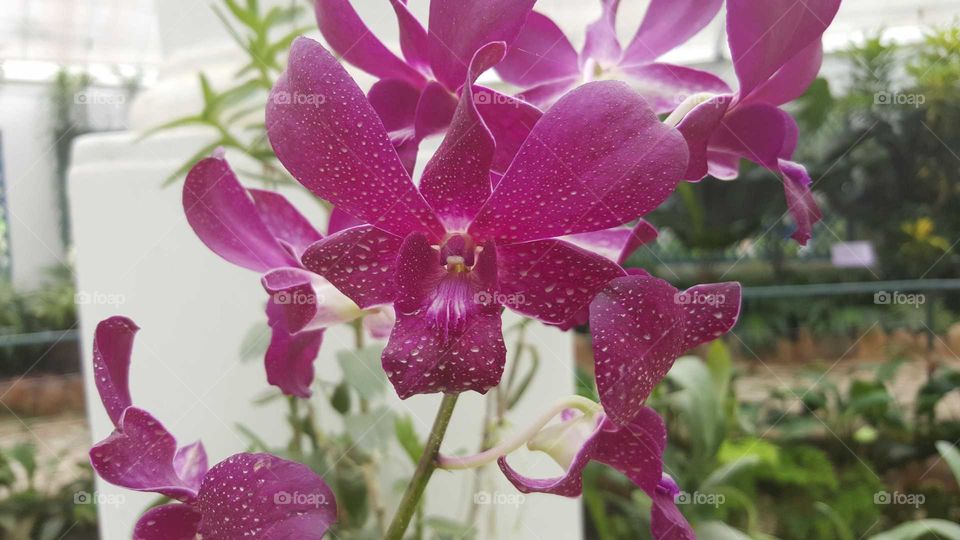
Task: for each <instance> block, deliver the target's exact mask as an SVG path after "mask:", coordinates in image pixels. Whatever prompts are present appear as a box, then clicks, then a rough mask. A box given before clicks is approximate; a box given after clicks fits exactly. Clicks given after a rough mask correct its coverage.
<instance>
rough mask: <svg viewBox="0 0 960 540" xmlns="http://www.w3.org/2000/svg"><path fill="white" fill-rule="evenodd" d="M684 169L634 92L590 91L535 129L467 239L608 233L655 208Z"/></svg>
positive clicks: (598, 87) (672, 138)
mask: <svg viewBox="0 0 960 540" xmlns="http://www.w3.org/2000/svg"><path fill="white" fill-rule="evenodd" d="M686 168H687V146H686V144H685V143H684V141H683V138H682V137H681V135H680V133H679V132H677V131H676V130H675V129H673V128H670V127H668V126H666V125H664V124H662V123H661V122H660V120H659V119H658V118H657V116H656V115H655V114H654V113H653V111H651V110H650V109H649V107H647V105H646V103H645V102H644V101H643V99H642V98H641V97H640V96H639V95H638V94H637V93H636V92H634V91H632V90H631V89H630V88H629V87H628V86H627V85H626V84H625V83H621V82H614V81H603V82H595V83H589V84H586V85H584V86H581V87H580V88H577V89H576V90H574V91H572V92H570V93H569V94H567V95H566V96H564V97H563V98H562V99H561V100H560V101H559V102H557V104H556V105H554V106H553V107H552V108H551V109H550V110H549V111H547V113H546V114H544V116H543V118H542V119H541V120H540V122H538V123H537V125H536V126H534V128H533V131H532V132H531V133H530V137H529V138H528V139H527V141H526V142H525V143H524V145H523V147H521V149H520V152H519V153H518V154H517V157H516V158H515V159H514V161H513V164H512V165H511V166H510V168H509V169H508V170H507V172H506V174H505V175H504V177H503V179H502V180H501V181H500V183H499V184H498V185H497V188H496V190H495V191H494V192H493V194H492V195H491V196H490V199H489V200H488V201H487V203H486V204H485V205H484V207H483V209H481V210H480V213H479V214H478V215H477V218H476V220H474V222H473V224H471V226H470V229H469V232H470V234H471V236H472V237H473V238H475V239H481V240H483V239H488V238H489V239H496V240H497V242H498V243H501V244H509V243H516V242H523V241H527V240H538V239H543V238H550V237H556V236H563V235H568V234H575V233H581V232H590V231H597V230H602V229H608V228H610V227H613V226H616V225H621V224H623V223H626V222H628V221H632V220H634V219H637V218H638V217H641V216H642V215H644V214H646V213H647V212H650V211H651V210H653V209H654V208H656V207H657V206H658V205H660V204H661V203H662V202H663V201H664V200H665V199H666V198H667V197H668V196H669V195H670V194H671V193H672V192H673V190H674V189H675V188H676V185H677V183H678V182H679V180H680V177H681V175H682V174H683V173H684V171H686Z"/></svg>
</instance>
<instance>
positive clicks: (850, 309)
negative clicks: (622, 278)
mask: <svg viewBox="0 0 960 540" xmlns="http://www.w3.org/2000/svg"><path fill="white" fill-rule="evenodd" d="M203 3H204V4H207V3H209V4H210V6H209V7H207V8H205V9H209V10H210V14H213V16H210V17H207V19H205V20H209V21H213V23H212V24H215V25H217V28H218V29H217V33H218V34H222V35H223V36H228V37H230V38H233V39H234V40H235V41H236V43H228V44H227V45H226V46H225V49H224V50H225V51H228V52H225V53H224V54H228V55H230V54H232V55H234V58H235V59H236V61H237V64H238V65H240V66H242V67H241V68H240V69H239V70H236V71H231V73H233V77H232V78H227V79H226V80H225V79H224V78H223V77H219V78H218V77H217V76H215V75H214V76H209V77H208V76H205V75H201V74H200V73H198V72H197V70H196V69H193V70H192V71H193V72H192V73H191V76H190V85H191V87H190V90H189V91H186V92H187V93H188V94H189V96H190V97H189V99H186V98H185V101H186V102H187V103H188V104H187V105H184V106H183V107H182V109H175V110H156V109H155V108H152V109H151V110H145V108H144V109H141V110H140V111H137V110H136V109H135V107H136V105H135V104H136V103H137V97H138V95H139V94H140V93H141V92H146V91H150V89H151V88H156V87H162V86H163V84H165V83H164V81H165V80H169V78H168V77H165V72H164V69H167V68H169V62H168V63H167V64H164V63H163V62H164V61H165V60H164V54H163V51H162V47H161V44H162V42H164V39H163V37H162V36H161V35H160V34H161V30H159V29H158V28H161V27H162V26H163V23H164V21H163V20H162V14H161V18H160V21H159V22H158V20H157V17H156V16H155V6H154V2H150V1H146V0H141V1H137V2H114V1H100V2H98V1H93V0H90V1H86V2H60V1H54V0H8V1H7V3H6V4H5V6H4V10H3V13H0V148H2V154H0V538H10V539H28V538H29V539H34V538H36V539H43V540H46V539H56V538H73V539H83V538H96V537H97V512H96V503H102V502H103V501H101V500H98V498H97V497H92V496H90V497H86V498H85V496H87V495H90V494H93V493H95V488H94V486H93V483H92V476H91V473H90V471H89V468H88V467H87V466H86V465H85V452H86V448H87V447H88V446H89V443H90V435H89V432H88V428H87V422H86V419H85V412H84V395H83V392H84V389H83V382H82V376H81V360H80V358H81V353H80V350H81V349H80V347H81V341H82V340H81V337H82V333H81V332H82V329H81V328H80V327H78V315H77V306H78V305H80V306H83V305H88V304H90V303H100V304H107V305H111V304H112V305H114V306H116V307H118V308H119V306H121V305H122V304H123V303H124V298H123V297H122V295H119V294H117V293H113V292H109V291H104V290H85V289H82V288H80V289H78V288H77V287H76V286H75V285H74V283H75V276H74V272H73V261H74V258H75V257H77V256H79V257H82V256H83V254H82V253H80V252H78V251H77V250H75V249H74V246H75V242H74V238H73V235H72V230H71V216H70V202H69V200H68V199H69V192H68V189H67V176H68V170H69V169H70V166H71V149H72V148H73V143H74V141H75V140H76V139H77V138H78V137H82V136H84V135H86V134H90V133H98V132H108V131H116V130H125V129H128V128H129V127H131V120H130V118H131V114H132V115H134V116H136V115H138V114H139V115H140V118H141V121H139V122H137V121H134V122H133V124H137V125H135V126H134V129H133V131H135V132H136V136H137V137H142V138H143V139H144V141H147V142H149V141H150V140H151V137H156V136H158V135H161V136H162V135H163V134H165V133H167V132H169V131H170V130H176V129H181V128H197V129H201V130H206V132H208V133H209V135H208V136H207V137H206V139H205V140H204V142H203V144H199V145H196V146H195V147H191V146H189V145H187V146H186V147H185V148H184V149H183V150H182V151H180V150H178V151H179V152H180V157H179V158H178V160H177V161H179V162H180V163H182V164H183V165H184V167H186V166H189V164H190V163H191V162H192V161H193V160H194V159H195V158H196V157H197V156H203V155H205V154H208V153H209V152H210V151H211V150H212V149H213V148H215V147H217V146H225V147H227V148H228V149H233V150H235V151H237V152H240V153H243V154H245V155H246V157H247V158H248V159H249V162H250V163H251V164H252V166H250V167H248V168H246V170H241V173H242V175H243V179H244V181H246V182H249V183H251V184H254V183H257V182H267V183H270V184H271V185H276V184H283V183H285V182H287V180H288V179H287V178H285V177H284V173H282V172H280V169H279V168H277V167H275V163H276V162H275V160H274V158H273V156H272V152H271V151H270V149H269V147H268V146H267V143H266V142H265V141H264V140H263V139H262V138H261V139H259V140H258V139H255V138H253V137H251V133H254V134H255V133H256V132H257V130H258V129H259V130H260V131H262V117H258V116H257V114H256V111H258V110H262V107H263V104H264V102H265V100H266V94H265V92H266V89H268V88H269V87H270V85H271V84H272V81H273V80H275V78H276V76H277V75H278V73H279V72H280V71H281V70H282V67H283V62H284V57H283V53H284V51H285V50H286V48H287V46H288V44H289V42H290V40H291V39H292V37H294V36H296V35H299V34H300V33H310V34H315V33H316V32H315V26H313V22H312V20H311V17H312V15H311V9H310V6H309V3H308V2H292V3H291V2H274V3H272V4H270V6H261V5H259V4H258V3H257V2H254V1H252V0H223V1H214V2H203ZM594 3H595V2H586V1H584V2H574V3H571V4H576V5H577V7H570V6H569V5H563V6H561V4H563V3H562V2H543V6H542V7H541V8H540V9H543V10H545V11H549V10H550V9H551V8H553V7H555V6H557V11H559V12H560V13H563V14H565V15H566V16H567V18H568V19H570V21H569V22H570V32H569V33H570V35H578V34H577V32H582V29H581V28H580V26H581V23H582V21H583V20H586V19H591V18H593V17H594V16H595V12H597V13H598V12H599V9H598V8H597V6H595V5H593V4H594ZM634 3H636V4H637V5H636V6H633V4H634ZM68 4H69V6H68ZM384 4H385V2H384ZM411 4H412V5H415V4H417V2H416V0H412V1H411ZM624 4H625V7H624V8H623V9H624V10H625V11H627V12H628V13H632V12H633V11H636V12H637V13H638V15H637V16H636V17H635V19H636V18H638V17H639V14H640V13H642V5H645V4H646V2H629V1H627V0H625V1H624ZM415 8H416V9H420V8H419V7H417V6H415ZM358 9H359V8H358ZM381 9H383V8H381ZM587 11H589V16H587V15H583V14H582V13H586V12H587ZM957 17H960V5H958V3H957V2H937V1H924V2H879V3H875V2H865V1H864V2H858V1H854V0H851V1H848V2H846V3H845V4H844V5H843V7H842V8H841V14H840V18H839V19H838V21H839V22H838V24H835V25H834V26H835V27H834V29H832V30H831V32H832V33H828V35H827V40H826V44H827V52H828V56H827V59H826V61H825V64H824V68H823V71H822V74H821V78H820V79H818V80H817V81H816V82H815V83H814V84H813V85H812V86H811V87H810V89H809V90H808V91H807V92H806V94H805V95H804V96H802V97H801V98H800V99H798V100H797V101H796V102H794V103H793V104H791V105H790V106H789V109H790V111H791V112H792V113H794V115H795V117H796V118H797V119H798V121H799V124H800V128H801V132H802V137H801V138H800V140H801V146H800V149H799V151H798V158H797V159H798V161H801V162H803V163H804V164H806V166H807V167H808V168H809V170H810V173H811V176H812V177H813V179H814V186H813V191H814V194H815V196H816V198H817V200H818V201H819V202H820V204H821V207H822V208H823V213H824V216H825V219H824V221H823V222H822V223H820V224H818V225H817V226H816V228H815V231H814V239H813V240H812V241H811V242H810V244H809V245H808V246H807V247H803V248H801V247H798V246H797V245H796V244H795V243H794V242H792V241H790V240H789V237H790V234H791V233H792V230H791V225H790V224H789V220H785V219H784V218H785V215H786V213H787V212H786V207H785V204H784V202H783V195H782V187H781V186H780V184H779V183H778V182H776V181H773V178H772V175H771V173H770V172H768V171H766V170H764V169H762V168H759V167H748V168H746V170H745V171H744V173H743V174H742V175H741V177H740V178H739V179H737V180H736V181H721V180H716V179H707V180H705V181H703V182H700V183H697V184H682V185H681V186H680V189H679V190H678V191H677V192H676V193H675V194H674V196H673V197H672V198H671V200H670V201H669V203H668V204H667V205H666V206H665V207H664V208H662V209H660V210H658V211H657V212H656V213H655V214H653V215H651V216H649V218H648V219H649V221H651V222H652V223H654V224H655V225H656V226H657V227H658V228H659V229H660V232H661V234H660V237H659V239H658V240H657V241H656V243H655V244H652V245H650V246H646V247H645V248H643V249H641V250H640V251H639V252H638V253H637V254H636V255H635V256H634V257H633V258H632V259H631V260H630V261H629V265H630V266H636V267H642V268H645V269H647V270H648V271H650V272H651V273H653V274H655V275H656V276H658V277H661V278H663V279H666V280H668V281H670V282H671V283H673V284H674V285H675V286H677V287H680V288H684V287H687V286H690V285H693V284H695V283H701V282H716V281H740V282H742V283H743V285H744V287H745V289H744V298H745V302H744V306H743V312H742V313H743V315H742V317H741V319H740V322H739V324H738V326H737V327H736V328H735V329H734V331H733V332H732V333H731V334H730V336H728V337H727V338H725V339H724V340H723V342H722V343H716V344H714V345H712V346H709V347H706V348H704V349H703V350H700V351H697V352H696V354H695V355H694V356H690V357H686V358H684V359H681V360H680V361H679V362H678V363H677V365H676V367H675V368H674V370H673V371H672V372H671V374H670V375H669V377H668V379H667V380H666V381H665V382H664V383H663V384H662V385H661V386H660V387H659V388H658V389H657V391H656V392H655V394H654V399H653V401H652V405H653V406H654V407H655V408H656V409H657V410H658V411H659V412H660V413H661V414H663V415H664V416H665V418H666V419H667V420H668V426H669V428H670V433H671V438H670V446H669V447H668V450H667V457H666V461H667V465H668V466H669V470H670V471H671V472H672V473H674V475H675V477H676V479H677V481H678V483H679V484H680V487H681V489H682V493H681V500H680V501H679V502H681V503H682V505H681V508H682V510H683V512H684V513H685V515H686V516H687V517H688V519H690V520H691V522H692V523H693V524H694V525H697V526H699V527H698V530H699V531H707V532H708V533H709V534H703V533H702V534H703V536H705V537H712V538H782V539H788V540H793V539H798V540H799V539H809V538H818V539H837V540H848V539H855V538H872V537H876V538H883V539H887V540H892V539H913V538H954V539H957V538H960V525H957V522H960V450H958V444H960V251H958V249H957V248H958V244H960V19H958V18H957ZM627 18H628V19H629V16H628V17H627ZM561 20H563V18H562V17H561ZM625 24H626V23H625ZM717 28H722V25H721V26H718V27H717ZM224 29H228V30H227V31H224ZM565 29H566V28H565ZM711 32H712V33H711ZM579 38H580V39H581V40H582V35H580V36H579ZM225 39H226V38H225ZM172 41H176V40H175V39H173V38H168V39H167V40H166V43H170V42H172ZM716 42H717V30H716V29H715V28H713V27H711V28H710V29H708V31H705V35H704V36H702V39H698V40H695V41H694V46H691V47H690V48H688V49H687V50H684V51H681V53H682V54H683V55H686V57H685V58H681V59H679V60H682V61H685V62H687V63H689V64H691V65H696V66H697V67H701V68H704V69H709V70H712V71H714V72H716V73H719V74H721V75H729V74H730V73H731V67H730V65H729V62H728V61H727V60H726V56H725V54H726V53H725V51H724V50H723V47H721V46H717V45H716ZM179 46H180V47H181V49H182V45H179ZM697 47H700V49H698V48H697ZM679 60H678V61H679ZM166 61H169V58H167V59H166ZM181 63H182V62H181ZM161 68H163V69H161ZM178 69H180V70H181V71H182V70H184V69H186V68H184V66H179V68H178ZM486 82H487V83H489V84H496V81H486ZM141 103H142V102H141ZM148 103H149V102H148ZM131 107H134V110H133V112H131ZM143 118H148V119H149V121H147V120H143ZM144 124H146V125H144ZM152 128H158V129H156V130H154V129H152ZM184 170H185V169H183V168H178V167H176V166H173V167H168V169H167V175H166V176H167V178H168V182H167V183H168V184H170V185H171V186H170V187H169V188H167V189H170V190H173V191H176V190H177V189H178V186H179V182H180V181H181V180H182V175H183V171H184ZM158 187H159V186H158ZM104 208H105V210H104V211H109V205H106V206H105V207H104ZM256 292H257V291H255V290H253V289H250V290H249V294H251V295H252V294H255V293H256ZM84 343H87V342H84ZM574 343H575V345H574V346H575V355H574V356H575V358H576V363H577V365H578V368H577V372H578V376H576V377H575V378H574V379H575V381H576V382H577V383H578V389H579V391H580V392H581V393H582V394H584V395H587V396H591V397H595V394H594V392H595V390H594V387H593V385H592V373H590V370H591V369H592V365H593V363H592V358H591V355H590V347H589V334H588V333H587V332H584V331H583V329H579V330H578V331H577V339H576V340H575V341H574ZM87 344H88V343H87ZM84 346H86V345H84ZM501 420H502V419H501ZM588 471H589V475H588V477H587V479H586V482H585V491H584V498H583V516H584V519H583V524H584V525H583V527H584V531H583V537H584V538H589V539H598V540H613V539H628V538H630V539H632V538H642V537H644V536H643V535H645V534H647V530H648V528H647V526H646V520H647V519H648V518H647V515H648V514H649V502H648V501H645V500H644V497H643V496H642V495H641V494H640V493H641V492H640V491H639V490H636V489H633V486H632V485H631V484H630V483H629V482H628V481H627V480H626V479H624V478H622V477H621V476H620V475H618V474H617V473H615V472H613V471H612V470H610V469H606V468H603V467H597V468H593V467H591V468H590V469H588ZM447 525H448V527H446V528H444V527H442V526H437V527H435V528H433V529H431V532H429V535H432V536H430V537H436V538H469V537H471V536H472V535H473V532H471V530H470V528H469V527H465V528H464V527H460V528H458V527H454V526H452V525H450V524H447Z"/></svg>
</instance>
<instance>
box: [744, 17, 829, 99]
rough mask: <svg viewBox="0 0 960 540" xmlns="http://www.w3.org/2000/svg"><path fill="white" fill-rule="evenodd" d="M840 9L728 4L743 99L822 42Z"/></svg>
mask: <svg viewBox="0 0 960 540" xmlns="http://www.w3.org/2000/svg"><path fill="white" fill-rule="evenodd" d="M838 9H840V0H804V1H803V2H797V1H795V0H769V1H765V2H760V3H757V2H755V1H753V0H729V1H728V2H727V35H728V39H729V41H730V54H731V56H732V57H733V67H734V69H735V70H736V72H737V79H739V81H740V95H741V96H744V97H747V96H749V95H750V94H751V93H753V91H754V90H755V89H757V88H758V87H759V86H760V85H762V84H763V83H764V82H766V81H767V80H768V79H770V77H772V76H773V75H774V74H775V73H777V71H779V70H780V69H781V68H782V67H783V66H784V65H785V64H787V63H788V62H790V60H791V59H792V58H793V57H794V56H796V55H797V54H800V53H801V52H803V51H804V49H806V48H807V47H808V46H809V45H810V44H812V43H813V42H815V41H817V40H819V39H820V37H821V36H822V35H823V32H824V30H826V29H827V26H829V25H830V22H831V21H833V18H834V16H836V14H837V10H838ZM800 82H803V81H800ZM806 83H807V84H809V81H806Z"/></svg>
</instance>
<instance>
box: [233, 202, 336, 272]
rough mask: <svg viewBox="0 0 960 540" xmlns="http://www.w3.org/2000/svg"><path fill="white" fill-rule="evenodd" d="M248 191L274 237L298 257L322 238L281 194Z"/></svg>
mask: <svg viewBox="0 0 960 540" xmlns="http://www.w3.org/2000/svg"><path fill="white" fill-rule="evenodd" d="M249 191H250V195H251V196H252V197H253V203H254V204H255V205H256V207H257V211H258V212H259V213H260V219H261V220H263V223H264V225H266V226H267V229H269V230H270V232H271V233H272V234H273V236H274V237H276V238H277V239H278V240H280V241H281V242H284V243H286V244H287V245H289V246H290V247H291V248H292V249H293V252H294V253H295V254H296V256H297V258H298V259H299V257H300V255H302V254H303V252H304V250H306V249H307V248H308V247H309V246H310V244H312V243H314V242H316V241H318V240H320V239H321V238H323V236H322V235H321V234H320V233H319V232H317V230H316V229H314V228H313V225H311V224H310V222H309V221H308V220H307V218H305V217H303V214H301V213H300V211H299V210H297V209H296V207H294V206H293V205H292V204H290V201H288V200H287V199H286V197H284V196H283V195H280V194H279V193H275V192H273V191H264V190H261V189H251V190H249Z"/></svg>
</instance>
